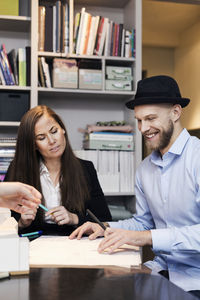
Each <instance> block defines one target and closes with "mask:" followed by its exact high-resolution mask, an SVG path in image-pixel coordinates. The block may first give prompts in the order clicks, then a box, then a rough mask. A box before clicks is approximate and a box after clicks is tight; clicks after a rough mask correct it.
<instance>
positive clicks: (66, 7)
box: [63, 2, 69, 54]
mask: <svg viewBox="0 0 200 300" xmlns="http://www.w3.org/2000/svg"><path fill="white" fill-rule="evenodd" d="M63 22H64V26H63V37H64V45H63V52H64V53H66V54H68V53H69V4H68V3H67V2H66V3H64V4H63Z"/></svg>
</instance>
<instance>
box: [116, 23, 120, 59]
mask: <svg viewBox="0 0 200 300" xmlns="http://www.w3.org/2000/svg"><path fill="white" fill-rule="evenodd" d="M118 49H119V24H117V30H116V40H115V56H118Z"/></svg>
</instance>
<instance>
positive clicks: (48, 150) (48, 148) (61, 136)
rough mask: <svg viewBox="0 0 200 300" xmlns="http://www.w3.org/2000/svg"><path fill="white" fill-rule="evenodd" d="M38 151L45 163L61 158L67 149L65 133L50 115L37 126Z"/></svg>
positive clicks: (45, 115) (43, 117)
mask: <svg viewBox="0 0 200 300" xmlns="http://www.w3.org/2000/svg"><path fill="white" fill-rule="evenodd" d="M35 141H36V147H37V150H38V151H39V152H40V154H41V155H42V157H43V159H44V160H45V161H47V160H49V159H55V158H56V159H58V158H61V156H62V154H63V152H64V150H65V147H66V138H65V131H64V129H62V128H61V127H60V125H59V124H58V123H57V122H56V121H55V120H54V119H53V118H51V117H50V116H49V115H48V114H44V115H43V116H42V117H41V118H40V119H39V120H38V121H37V123H36V125H35Z"/></svg>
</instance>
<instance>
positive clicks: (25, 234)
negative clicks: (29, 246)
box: [19, 230, 42, 237]
mask: <svg viewBox="0 0 200 300" xmlns="http://www.w3.org/2000/svg"><path fill="white" fill-rule="evenodd" d="M36 234H38V235H39V234H42V230H39V231H34V232H28V233H22V234H20V235H19V236H20V237H25V236H32V235H36Z"/></svg>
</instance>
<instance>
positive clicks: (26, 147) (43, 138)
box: [6, 105, 111, 235]
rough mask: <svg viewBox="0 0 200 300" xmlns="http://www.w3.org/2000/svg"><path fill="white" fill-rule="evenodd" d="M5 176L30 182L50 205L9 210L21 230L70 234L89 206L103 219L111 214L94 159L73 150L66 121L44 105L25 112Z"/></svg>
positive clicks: (84, 217)
mask: <svg viewBox="0 0 200 300" xmlns="http://www.w3.org/2000/svg"><path fill="white" fill-rule="evenodd" d="M6 181H21V182H23V183H26V184H30V185H32V186H34V187H35V188H36V189H37V190H38V191H40V192H41V194H42V204H43V205H45V206H46V207H47V209H48V212H46V213H45V212H44V211H43V210H42V209H41V208H40V207H39V209H27V210H26V212H25V213H23V214H21V215H20V214H16V213H14V212H13V216H14V217H15V218H16V219H17V220H18V224H19V231H20V233H27V232H32V231H38V230H42V231H43V234H57V235H68V234H70V233H71V232H72V231H73V230H74V229H75V228H76V226H79V225H81V224H83V223H84V222H86V221H87V220H90V217H89V216H88V215H87V213H86V209H87V208H89V209H90V210H91V211H92V212H93V213H94V214H95V215H96V216H97V217H98V218H99V219H100V220H101V221H108V220H111V214H110V212H109V209H108V206H107V204H106V201H105V198H104V195H103V192H102V189H101V187H100V184H99V181H98V178H97V174H96V170H95V168H94V166H93V163H92V162H90V161H86V160H81V159H79V158H77V157H76V156H75V155H74V153H73V151H72V148H71V145H70V142H69V139H68V136H67V131H66V128H65V126H64V123H63V122H62V120H61V118H60V117H59V116H58V115H57V114H56V113H55V112H54V111H53V110H52V109H50V108H49V107H47V106H44V105H39V106H36V107H34V108H32V109H30V110H29V111H28V112H27V113H26V114H25V115H24V116H23V118H22V120H21V123H20V126H19V130H18V136H17V144H16V152H15V156H14V159H13V161H12V163H11V164H10V166H9V169H8V172H7V174H6Z"/></svg>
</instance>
